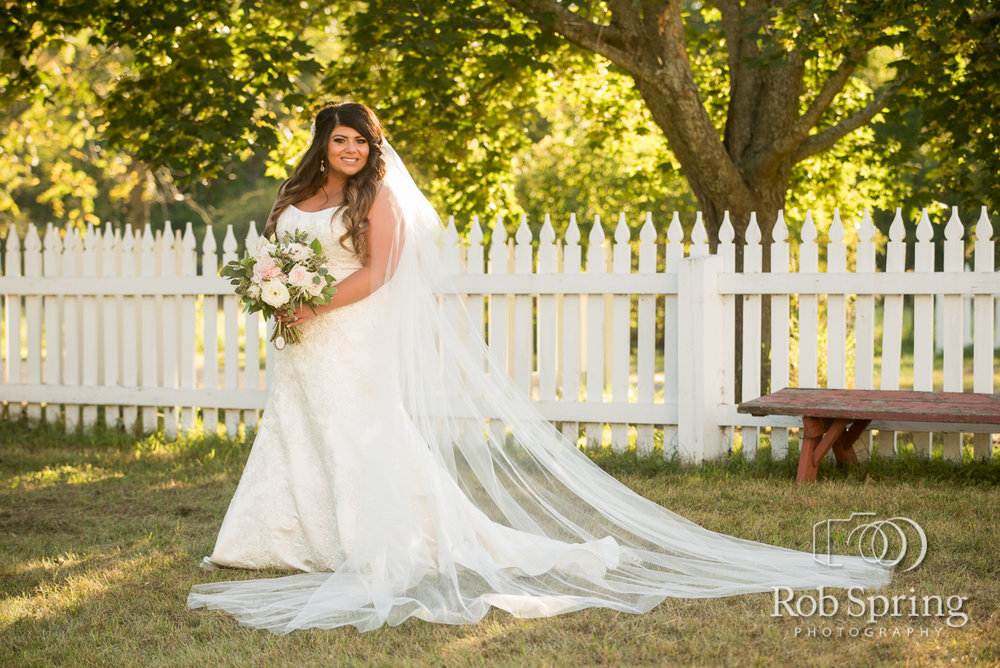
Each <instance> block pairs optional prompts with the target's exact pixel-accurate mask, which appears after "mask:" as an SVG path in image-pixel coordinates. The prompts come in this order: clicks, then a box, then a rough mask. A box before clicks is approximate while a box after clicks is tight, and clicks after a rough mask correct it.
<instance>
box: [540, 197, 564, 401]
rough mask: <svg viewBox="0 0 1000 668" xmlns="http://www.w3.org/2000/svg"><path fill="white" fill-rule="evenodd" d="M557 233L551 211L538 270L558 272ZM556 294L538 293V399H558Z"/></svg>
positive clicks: (543, 232)
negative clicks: (553, 226) (553, 225)
mask: <svg viewBox="0 0 1000 668" xmlns="http://www.w3.org/2000/svg"><path fill="white" fill-rule="evenodd" d="M555 240H556V233H555V230H554V229H553V228H552V220H551V219H550V218H549V214H545V222H544V223H543V224H542V229H541V231H540V232H539V234H538V273H540V274H554V273H555V272H556V244H555ZM556 323H557V320H556V297H555V295H539V296H538V339H537V340H538V398H539V399H542V400H543V401H552V400H554V399H555V398H556V366H557V364H558V359H559V356H558V354H557V350H556V342H557V341H558V336H559V334H558V330H557V328H556Z"/></svg>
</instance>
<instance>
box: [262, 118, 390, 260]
mask: <svg viewBox="0 0 1000 668" xmlns="http://www.w3.org/2000/svg"><path fill="white" fill-rule="evenodd" d="M338 125H344V126H347V127H349V128H351V129H352V130H355V131H357V132H358V134H360V135H361V136H362V137H364V138H365V140H366V141H367V142H368V162H366V163H365V166H364V167H362V168H361V171H359V172H358V173H357V174H354V175H353V176H350V177H348V179H347V182H346V183H345V184H344V205H345V207H346V210H345V211H344V227H345V228H347V231H346V232H345V233H344V234H343V235H342V236H341V237H340V245H341V246H343V247H344V248H345V249H347V250H353V251H354V253H355V254H356V255H357V256H358V257H360V258H362V259H366V258H367V257H368V236H367V235H368V212H369V211H371V208H372V204H374V202H375V194H376V192H378V187H379V185H380V184H381V183H382V179H383V178H384V177H385V160H384V159H383V157H382V123H380V122H379V120H378V118H377V117H376V116H375V112H373V111H372V110H371V109H369V108H368V107H366V106H365V105H363V104H358V103H357V102H344V103H342V104H333V105H329V106H326V107H323V108H322V109H320V110H319V113H318V114H316V121H315V130H314V133H313V138H312V143H311V144H310V145H309V148H308V150H306V152H305V155H303V156H302V159H301V160H300V161H299V164H298V165H296V166H295V171H293V172H292V175H291V176H290V177H289V178H288V180H286V181H285V182H284V183H282V184H281V187H280V188H279V189H278V197H277V198H276V199H275V200H274V206H272V207H271V213H270V215H268V217H267V223H265V224H264V236H265V237H267V238H271V237H272V235H274V233H275V230H276V228H277V226H278V216H280V215H281V212H282V211H284V210H285V209H287V208H288V207H289V205H291V204H294V203H295V202H301V201H302V200H304V199H308V198H309V197H312V196H313V195H315V194H316V193H317V192H319V190H320V188H322V187H323V183H325V182H326V173H325V172H323V171H321V170H320V164H321V162H322V161H324V160H325V159H326V154H327V145H328V144H329V142H330V133H331V132H333V129H334V128H335V127H337V126H338ZM332 219H333V218H332V216H331V220H332ZM347 239H350V240H351V246H352V247H353V248H350V247H348V246H347V244H345V243H344V242H345V241H346V240H347Z"/></svg>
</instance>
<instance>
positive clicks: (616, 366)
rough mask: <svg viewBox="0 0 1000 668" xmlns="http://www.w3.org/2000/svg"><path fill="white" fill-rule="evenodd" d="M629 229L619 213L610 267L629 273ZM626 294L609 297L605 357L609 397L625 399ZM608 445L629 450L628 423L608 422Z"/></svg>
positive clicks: (628, 338) (629, 341) (627, 364)
mask: <svg viewBox="0 0 1000 668" xmlns="http://www.w3.org/2000/svg"><path fill="white" fill-rule="evenodd" d="M630 237H631V235H630V233H629V229H628V225H627V224H626V223H625V214H624V213H622V214H619V216H618V226H617V227H616V228H615V243H614V248H613V250H612V257H613V265H612V270H613V272H614V273H616V274H631V273H632V246H631V244H630V240H631V239H630ZM630 301H631V300H630V299H629V296H628V295H625V294H616V295H614V296H613V297H612V309H611V346H612V348H611V355H609V356H608V357H607V358H606V359H607V361H608V362H610V364H611V399H612V401H619V402H625V403H628V400H629V376H630V374H631V371H632V368H631V367H632V362H631V359H630V354H629V353H630V352H631V349H632V318H631V308H630ZM611 447H612V449H613V450H615V452H625V451H626V450H628V425H627V424H626V423H624V422H616V423H613V424H612V425H611Z"/></svg>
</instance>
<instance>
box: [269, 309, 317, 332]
mask: <svg viewBox="0 0 1000 668" xmlns="http://www.w3.org/2000/svg"><path fill="white" fill-rule="evenodd" d="M315 317H316V314H315V313H313V312H312V309H311V308H309V307H308V306H306V305H305V304H303V305H302V306H300V307H298V308H297V309H296V310H295V311H288V310H287V309H282V310H280V311H277V312H275V314H274V319H275V320H277V321H278V322H283V323H285V324H287V325H288V326H289V327H299V326H301V325H302V324H303V323H305V322H306V321H308V320H311V319H313V318H315Z"/></svg>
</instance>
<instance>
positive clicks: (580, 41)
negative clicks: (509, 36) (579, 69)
mask: <svg viewBox="0 0 1000 668" xmlns="http://www.w3.org/2000/svg"><path fill="white" fill-rule="evenodd" d="M507 4H508V5H510V6H511V7H513V8H514V9H516V10H518V11H520V12H523V13H525V14H528V15H534V16H533V18H534V19H535V20H536V21H538V22H539V23H541V24H542V25H545V26H547V27H548V28H550V29H552V30H554V31H555V32H557V33H559V34H560V35H562V36H563V37H565V38H566V39H567V40H569V41H570V42H571V43H573V44H576V45H577V46H579V47H581V48H583V49H586V50H588V51H593V52H594V53H598V54H600V55H602V56H604V57H605V58H607V59H608V60H610V61H611V62H613V63H615V64H616V65H619V66H621V67H623V68H625V69H626V70H629V71H634V70H635V69H636V68H640V67H641V63H640V62H639V61H637V60H636V59H635V58H634V57H633V56H632V55H631V54H629V53H628V52H627V51H626V50H625V48H626V47H627V46H628V45H629V44H630V43H631V42H633V41H634V40H635V39H636V37H635V36H634V35H632V34H631V33H629V32H628V31H626V30H622V29H621V28H618V27H616V26H613V25H604V24H601V23H595V22H593V21H590V20H588V19H585V18H583V17H582V16H580V15H579V14H577V13H575V12H571V11H570V10H568V9H566V8H565V7H563V6H562V5H560V4H559V3H557V2H553V1H551V0H507ZM547 17H551V18H547Z"/></svg>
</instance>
